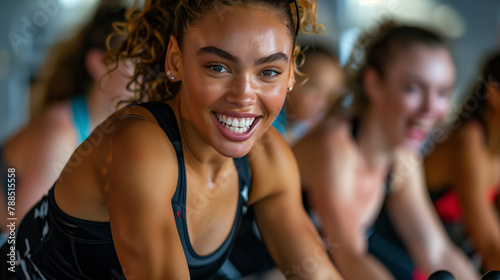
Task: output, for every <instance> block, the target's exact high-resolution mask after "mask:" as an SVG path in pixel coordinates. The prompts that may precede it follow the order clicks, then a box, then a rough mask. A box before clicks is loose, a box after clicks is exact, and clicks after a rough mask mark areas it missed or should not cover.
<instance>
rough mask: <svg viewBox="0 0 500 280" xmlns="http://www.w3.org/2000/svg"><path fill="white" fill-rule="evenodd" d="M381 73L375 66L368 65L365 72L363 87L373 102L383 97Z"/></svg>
mask: <svg viewBox="0 0 500 280" xmlns="http://www.w3.org/2000/svg"><path fill="white" fill-rule="evenodd" d="M380 87H381V83H380V75H379V73H378V72H377V70H376V69H375V68H373V67H367V68H366V69H365V71H364V72H363V89H364V91H365V93H366V97H368V99H369V100H370V101H371V102H377V101H378V100H379V99H380V97H381V92H382V90H381V88H380Z"/></svg>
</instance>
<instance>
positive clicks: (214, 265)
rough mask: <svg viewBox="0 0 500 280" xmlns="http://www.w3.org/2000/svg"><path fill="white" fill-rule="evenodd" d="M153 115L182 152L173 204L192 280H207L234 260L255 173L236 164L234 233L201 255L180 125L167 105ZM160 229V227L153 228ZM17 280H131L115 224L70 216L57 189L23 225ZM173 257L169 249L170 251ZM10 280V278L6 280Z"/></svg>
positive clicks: (240, 161)
mask: <svg viewBox="0 0 500 280" xmlns="http://www.w3.org/2000/svg"><path fill="white" fill-rule="evenodd" d="M141 106H144V107H145V108H147V109H148V110H150V111H151V112H152V114H153V115H154V116H155V118H156V120H157V121H158V123H159V124H160V126H161V128H162V129H163V130H164V131H165V133H166V134H167V136H168V137H169V139H170V141H171V142H172V145H173V146H174V148H175V150H176V155H177V162H178V170H179V174H178V180H177V188H176V191H175V194H174V196H173V197H172V200H171V203H172V208H173V213H172V215H174V217H175V221H176V226H177V232H178V234H179V237H180V240H181V243H182V247H183V249H184V254H185V256H186V261H187V264H188V267H189V273H190V278H191V279H207V278H209V277H210V276H211V275H213V274H215V273H216V272H217V270H218V269H219V268H220V267H221V266H222V264H223V263H224V261H225V260H226V258H227V257H228V255H229V253H230V251H231V249H232V246H233V243H234V239H235V236H236V232H237V231H238V229H239V227H240V223H241V217H242V216H243V214H244V213H245V212H246V202H247V197H248V193H249V191H250V170H249V165H248V160H247V158H246V157H242V158H237V159H234V163H235V165H236V168H237V171H238V182H239V193H240V195H239V198H238V207H237V213H236V218H235V221H234V223H233V227H232V229H231V232H230V233H229V235H228V237H227V238H226V240H225V241H224V243H223V244H222V245H221V246H220V247H219V248H218V249H217V250H216V251H215V252H213V253H211V254H209V255H207V256H200V255H198V254H196V252H195V251H194V250H193V247H192V246H191V243H190V241H189V236H188V231H187V225H186V218H185V217H186V215H185V213H186V171H185V166H184V157H183V154H182V146H181V141H180V134H179V130H178V126H177V121H176V118H175V115H174V113H173V112H172V110H171V108H170V107H169V106H168V105H166V104H164V103H161V102H153V103H145V104H141ZM152 226H154V225H152ZM16 246H17V247H16V258H17V260H16V268H15V270H16V276H14V275H9V277H13V278H12V279H58V280H60V279H106V280H109V279H126V277H127V276H128V277H129V278H132V277H133V276H134V275H129V274H127V272H126V271H125V272H124V271H123V270H122V268H121V266H120V263H119V261H118V256H117V254H116V251H115V248H114V244H113V239H112V235H111V227H110V223H109V222H93V221H86V220H82V219H78V218H75V217H71V216H69V215H67V214H66V213H64V212H63V211H62V210H61V209H60V208H59V207H58V206H57V204H56V202H55V199H54V188H52V189H51V190H50V191H49V194H48V195H47V196H45V197H44V198H43V199H42V200H41V201H40V202H38V203H37V205H35V206H34V207H33V208H32V209H31V211H30V212H29V213H28V214H27V215H26V217H25V218H24V219H23V221H22V223H21V224H20V225H19V228H18V230H17V235H16ZM165 250H167V251H168V248H165ZM6 279H10V278H6Z"/></svg>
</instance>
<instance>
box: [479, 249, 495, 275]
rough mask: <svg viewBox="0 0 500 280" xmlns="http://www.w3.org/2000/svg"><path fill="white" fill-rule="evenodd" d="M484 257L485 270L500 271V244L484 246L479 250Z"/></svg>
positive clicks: (483, 266) (483, 265)
mask: <svg viewBox="0 0 500 280" xmlns="http://www.w3.org/2000/svg"><path fill="white" fill-rule="evenodd" d="M478 252H479V254H480V255H481V259H482V268H483V270H484V271H490V270H499V271H500V246H499V245H498V244H495V245H494V246H486V245H485V246H483V247H482V248H479V250H478Z"/></svg>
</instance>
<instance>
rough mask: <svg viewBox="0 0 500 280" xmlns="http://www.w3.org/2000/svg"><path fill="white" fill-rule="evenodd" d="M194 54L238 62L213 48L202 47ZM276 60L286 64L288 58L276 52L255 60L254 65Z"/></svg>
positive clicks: (228, 54)
mask: <svg viewBox="0 0 500 280" xmlns="http://www.w3.org/2000/svg"><path fill="white" fill-rule="evenodd" d="M196 54H197V55H202V54H213V55H216V56H218V57H221V58H224V59H227V60H229V61H231V62H234V63H239V62H240V60H239V59H238V58H237V57H236V56H234V55H232V54H230V53H228V52H226V51H225V50H222V49H219V48H217V47H214V46H207V47H203V48H201V49H199V50H198V52H196ZM278 60H283V61H285V62H288V56H287V55H286V54H285V53H283V52H277V53H274V54H271V55H269V56H266V57H263V58H259V59H257V60H255V65H261V64H265V63H270V62H274V61H278Z"/></svg>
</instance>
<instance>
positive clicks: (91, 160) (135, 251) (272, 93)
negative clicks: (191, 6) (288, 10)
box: [55, 6, 342, 279]
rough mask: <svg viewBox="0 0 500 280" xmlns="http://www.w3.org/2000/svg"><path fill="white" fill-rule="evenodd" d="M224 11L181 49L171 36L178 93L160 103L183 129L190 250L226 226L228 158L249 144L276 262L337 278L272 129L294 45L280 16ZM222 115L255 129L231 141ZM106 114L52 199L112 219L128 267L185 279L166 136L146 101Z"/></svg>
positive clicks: (206, 244)
mask: <svg viewBox="0 0 500 280" xmlns="http://www.w3.org/2000/svg"><path fill="white" fill-rule="evenodd" d="M250 19H252V20H250ZM256 19H257V20H256ZM220 21H221V18H220V17H219V16H218V15H217V14H216V13H215V12H211V13H209V14H207V15H206V16H204V17H203V19H202V20H200V21H199V22H197V23H196V24H194V25H193V26H189V27H188V30H187V31H186V33H185V37H184V41H183V46H184V47H183V49H182V50H181V48H180V47H179V44H178V42H177V41H176V39H175V38H174V37H171V39H170V42H169V46H168V50H167V59H166V62H165V64H166V67H165V68H166V70H167V71H169V73H170V75H171V76H172V77H174V78H175V82H180V81H182V85H181V89H180V92H179V94H178V95H177V96H176V97H175V98H174V99H173V100H170V101H168V102H167V103H168V104H169V105H170V106H171V108H172V109H173V111H174V113H175V115H176V117H177V122H178V124H179V129H180V134H181V139H182V146H183V152H184V158H185V166H186V175H187V200H186V203H187V213H186V219H187V226H188V232H189V237H190V241H191V243H192V244H193V247H194V250H195V251H196V252H197V253H198V254H201V255H205V254H209V253H211V252H213V251H214V250H216V249H217V248H218V247H219V246H220V244H222V243H223V242H224V240H225V239H226V237H227V235H228V233H229V232H230V229H231V226H232V224H233V221H234V217H235V212H236V204H237V201H236V198H237V196H238V180H237V172H235V166H234V164H233V159H232V158H233V157H241V156H243V155H245V154H248V158H249V162H250V166H251V171H252V190H251V193H250V194H249V202H248V205H249V206H250V205H254V208H255V213H256V220H257V222H258V225H259V228H260V229H261V234H262V238H263V240H264V242H265V243H266V244H267V246H268V248H269V251H270V252H271V255H272V256H273V258H274V260H275V262H276V263H277V264H278V266H279V267H280V269H281V270H282V271H283V273H284V274H285V275H287V277H289V278H292V277H297V276H296V275H297V273H301V277H302V276H305V277H309V279H342V278H341V277H340V276H339V274H338V273H337V271H336V270H335V268H334V267H333V265H332V264H331V262H330V260H329V258H328V255H327V253H326V252H325V251H324V250H323V247H322V243H321V239H320V238H319V235H318V234H317V232H316V231H315V229H314V227H313V225H312V224H311V222H310V221H309V219H308V217H307V215H306V213H305V211H304V209H303V207H302V206H301V197H300V180H299V177H298V170H297V166H296V163H295V160H294V158H293V154H292V153H291V151H290V149H289V148H288V146H287V145H286V143H285V142H284V141H283V139H282V138H281V137H280V136H279V134H278V133H277V132H276V131H275V130H274V129H269V130H268V128H269V127H270V126H271V123H272V121H273V120H274V118H275V116H276V115H277V114H278V112H279V110H280V108H281V106H282V105H283V102H284V99H285V92H286V88H287V87H288V86H291V85H293V72H292V69H293V64H292V59H291V58H292V52H293V51H294V48H293V44H292V40H291V38H290V37H289V35H288V34H287V29H286V26H285V25H284V24H283V22H282V19H281V18H280V17H278V16H277V15H275V13H274V12H273V11H270V10H268V9H265V8H260V7H254V6H249V7H239V6H235V7H232V8H231V10H228V11H226V13H225V14H224V20H223V23H224V24H221V22H220ZM249 22H251V24H248V23H249ZM242 46H245V47H242ZM217 114H225V115H228V116H230V115H231V116H232V115H239V114H240V115H239V116H241V114H250V115H251V116H254V117H255V121H254V123H253V124H252V127H251V129H252V132H251V133H250V134H249V135H247V136H248V137H245V139H244V140H235V139H234V137H233V136H234V135H233V134H230V132H228V131H226V130H224V129H226V128H224V127H222V128H221V126H220V122H219V120H218V118H217ZM103 125H107V127H108V130H109V131H110V132H109V133H105V134H104V136H103V138H102V141H101V142H99V143H98V144H97V145H96V146H95V148H94V149H93V150H92V152H91V153H90V155H89V156H87V157H86V158H85V159H84V160H83V161H82V163H81V165H80V166H79V168H78V169H75V170H73V171H72V172H67V173H65V172H64V171H63V175H62V177H61V178H62V179H63V180H61V181H59V182H58V183H57V185H56V188H55V197H56V202H57V204H58V205H59V207H60V208H61V209H62V210H63V211H64V212H66V213H68V214H69V215H71V216H75V217H78V218H82V219H87V220H94V221H109V222H110V224H111V229H112V233H113V242H114V244H115V248H116V251H117V254H118V258H119V260H120V264H121V266H122V268H123V269H124V271H125V274H126V275H128V276H134V277H136V279H139V278H140V279H188V278H189V270H188V266H187V263H186V260H185V257H184V252H183V248H182V245H181V242H180V239H179V236H178V233H177V229H176V225H175V221H174V216H173V213H172V206H171V203H170V201H171V198H172V196H173V194H174V192H175V189H176V184H177V172H178V170H177V161H176V156H175V151H174V148H173V146H172V144H171V143H170V141H169V140H168V138H167V136H166V135H165V134H164V132H163V131H162V129H161V128H160V127H159V126H158V124H157V123H156V121H155V119H154V117H153V116H152V115H151V114H150V113H149V112H148V111H147V110H146V109H144V108H142V107H128V108H126V109H124V110H122V111H120V112H118V113H116V114H115V115H114V116H111V117H110V119H109V120H108V121H107V122H106V123H105V124H103ZM228 135H233V136H231V137H229V136H228ZM83 186H85V187H83ZM282 213H288V214H287V215H283V214H282ZM309 261H313V263H314V264H315V267H314V269H313V270H311V269H309V266H307V264H309V263H308V262H309ZM304 267H307V268H308V269H304Z"/></svg>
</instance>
